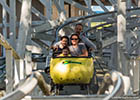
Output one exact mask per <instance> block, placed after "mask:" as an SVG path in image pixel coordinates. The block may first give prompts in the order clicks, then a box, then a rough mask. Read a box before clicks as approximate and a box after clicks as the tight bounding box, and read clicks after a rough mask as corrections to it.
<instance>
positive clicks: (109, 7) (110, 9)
mask: <svg viewBox="0 0 140 100" xmlns="http://www.w3.org/2000/svg"><path fill="white" fill-rule="evenodd" d="M105 7H106V8H107V9H108V10H109V11H113V7H112V6H105ZM91 8H92V10H93V11H95V12H97V13H102V12H104V10H103V9H102V8H101V7H100V6H92V7H91Z"/></svg>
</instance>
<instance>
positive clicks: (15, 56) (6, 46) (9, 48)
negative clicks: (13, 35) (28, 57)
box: [0, 33, 20, 59]
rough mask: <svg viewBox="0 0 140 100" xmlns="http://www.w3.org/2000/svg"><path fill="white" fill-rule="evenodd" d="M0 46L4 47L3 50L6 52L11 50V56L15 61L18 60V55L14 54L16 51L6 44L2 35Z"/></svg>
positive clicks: (0, 36) (0, 35)
mask: <svg viewBox="0 0 140 100" xmlns="http://www.w3.org/2000/svg"><path fill="white" fill-rule="evenodd" d="M0 44H1V45H2V46H4V48H5V49H6V50H12V52H13V53H12V54H13V56H14V58H15V59H20V57H19V56H18V54H17V53H16V51H15V50H14V49H13V47H12V46H11V45H10V44H9V43H8V41H6V39H5V38H4V37H3V36H2V34H1V33H0Z"/></svg>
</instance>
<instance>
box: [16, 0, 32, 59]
mask: <svg viewBox="0 0 140 100" xmlns="http://www.w3.org/2000/svg"><path fill="white" fill-rule="evenodd" d="M31 2H32V0H23V2H22V8H21V17H20V27H19V36H18V40H17V49H16V50H17V52H18V54H19V56H20V57H21V58H24V55H25V45H26V41H27V37H28V35H29V34H28V33H29V30H30V27H31V26H30V25H31Z"/></svg>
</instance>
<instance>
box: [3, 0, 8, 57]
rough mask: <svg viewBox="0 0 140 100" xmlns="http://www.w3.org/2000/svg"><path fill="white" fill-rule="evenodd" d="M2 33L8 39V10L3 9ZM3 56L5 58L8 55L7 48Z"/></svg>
mask: <svg viewBox="0 0 140 100" xmlns="http://www.w3.org/2000/svg"><path fill="white" fill-rule="evenodd" d="M5 1H7V0H5ZM2 23H3V24H2V27H3V28H2V32H3V36H4V37H5V38H7V25H6V23H7V14H6V9H5V8H4V7H3V8H2ZM3 56H4V57H5V56H6V55H5V48H3Z"/></svg>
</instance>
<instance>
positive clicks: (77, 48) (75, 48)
mask: <svg viewBox="0 0 140 100" xmlns="http://www.w3.org/2000/svg"><path fill="white" fill-rule="evenodd" d="M70 39H71V44H72V45H71V46H69V49H70V53H71V55H72V56H88V51H87V49H86V46H85V45H84V43H79V35H78V34H72V35H71V37H70Z"/></svg>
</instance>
